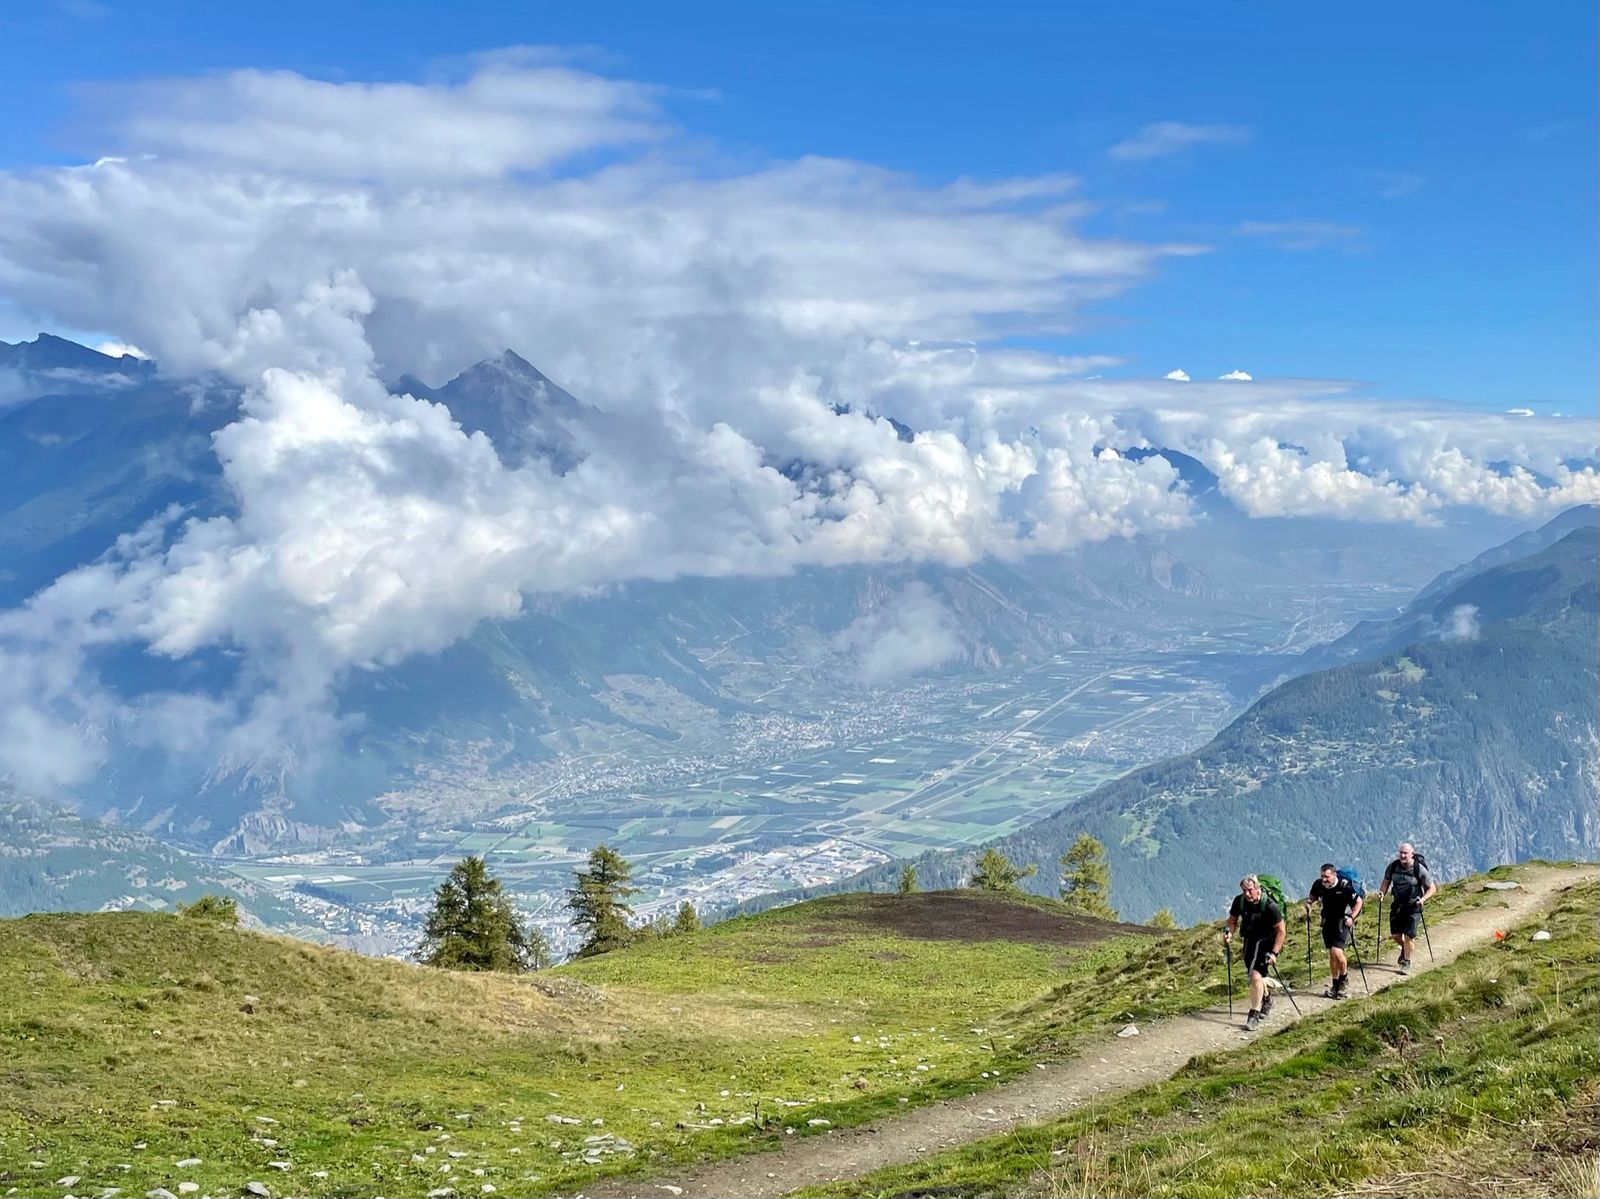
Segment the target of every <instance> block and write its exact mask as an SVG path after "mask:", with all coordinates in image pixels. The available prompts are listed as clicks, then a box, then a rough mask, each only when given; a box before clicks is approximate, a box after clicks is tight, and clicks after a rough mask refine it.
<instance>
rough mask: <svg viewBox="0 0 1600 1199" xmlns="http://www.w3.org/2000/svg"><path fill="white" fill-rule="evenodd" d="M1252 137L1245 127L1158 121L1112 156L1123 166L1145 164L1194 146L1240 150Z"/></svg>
mask: <svg viewBox="0 0 1600 1199" xmlns="http://www.w3.org/2000/svg"><path fill="white" fill-rule="evenodd" d="M1250 138H1251V133H1250V130H1249V129H1248V128H1246V127H1245V126H1243V125H1186V124H1184V123H1183V122H1181V121H1157V122H1156V123H1154V124H1151V125H1146V126H1144V127H1143V128H1142V129H1140V130H1139V132H1137V133H1136V134H1134V135H1133V136H1132V137H1130V138H1128V139H1127V140H1126V141H1121V142H1118V143H1117V144H1116V145H1114V146H1112V147H1111V149H1110V151H1109V153H1110V155H1111V157H1112V158H1115V159H1117V160H1118V161H1120V162H1145V161H1148V160H1149V159H1152V158H1165V157H1167V156H1168V155H1171V154H1178V153H1181V152H1182V151H1184V150H1187V149H1190V148H1191V147H1194V146H1204V145H1214V146H1239V145H1243V144H1245V143H1246V142H1248V141H1249V140H1250Z"/></svg>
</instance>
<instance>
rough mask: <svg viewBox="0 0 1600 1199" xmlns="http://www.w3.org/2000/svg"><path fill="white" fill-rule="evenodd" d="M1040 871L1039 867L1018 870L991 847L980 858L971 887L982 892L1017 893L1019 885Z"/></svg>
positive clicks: (1009, 860) (973, 874)
mask: <svg viewBox="0 0 1600 1199" xmlns="http://www.w3.org/2000/svg"><path fill="white" fill-rule="evenodd" d="M1038 869H1039V868H1038V867H1037V866H1029V867H1028V868H1027V869H1026V870H1023V869H1020V868H1018V867H1017V866H1015V865H1013V864H1012V862H1011V859H1010V858H1008V857H1006V855H1005V854H1003V853H1001V852H1000V851H999V850H998V849H996V848H994V846H992V845H991V846H990V847H989V848H988V849H986V850H984V851H983V854H982V856H981V857H979V858H978V866H977V869H975V870H974V871H973V872H972V882H971V885H972V886H974V887H976V888H978V890H980V891H1016V890H1019V888H1018V886H1017V884H1018V883H1020V882H1021V881H1022V880H1023V879H1025V878H1031V877H1032V876H1033V875H1034V874H1035V873H1036V872H1037V871H1038Z"/></svg>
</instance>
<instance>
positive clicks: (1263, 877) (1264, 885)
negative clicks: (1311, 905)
mask: <svg viewBox="0 0 1600 1199" xmlns="http://www.w3.org/2000/svg"><path fill="white" fill-rule="evenodd" d="M1256 879H1257V880H1258V881H1259V882H1260V883H1261V893H1262V894H1263V895H1265V896H1266V897H1267V898H1268V899H1270V900H1272V902H1273V903H1275V904H1277V905H1278V912H1279V914H1280V915H1281V914H1283V913H1284V912H1287V911H1288V910H1289V907H1288V905H1287V904H1286V903H1284V901H1283V881H1282V880H1281V879H1279V878H1278V876H1277V875H1276V874H1258V875H1256Z"/></svg>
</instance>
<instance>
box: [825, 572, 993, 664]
mask: <svg viewBox="0 0 1600 1199" xmlns="http://www.w3.org/2000/svg"><path fill="white" fill-rule="evenodd" d="M836 641H837V644H838V646H839V648H841V649H843V650H845V651H847V652H850V653H853V654H855V655H856V656H857V657H858V659H859V662H860V671H861V677H862V678H863V680H865V681H866V682H868V683H886V682H891V681H893V680H895V679H900V678H904V677H905V676H907V675H913V674H920V673H922V672H924V671H928V670H933V669H936V668H937V667H940V666H943V665H945V664H946V663H947V662H950V661H951V660H952V659H954V658H957V657H959V656H960V655H961V653H962V649H963V647H962V643H961V636H960V631H959V628H958V626H957V624H956V618H955V614H954V613H952V612H951V611H950V609H949V608H948V607H946V606H945V604H944V602H943V601H942V600H940V599H939V598H938V596H936V595H935V594H934V593H933V590H932V588H930V587H929V586H928V585H927V584H926V583H921V582H913V583H911V584H909V585H908V586H907V587H906V588H905V590H903V591H902V592H900V594H899V595H897V596H895V597H894V599H893V600H891V601H890V602H888V603H886V604H884V605H882V606H881V607H878V608H876V609H875V610H873V611H871V612H867V613H864V614H863V615H861V616H858V617H857V618H856V619H855V620H854V621H852V622H851V624H850V625H849V627H848V628H846V629H845V630H844V631H843V632H842V633H840V634H839V636H838V637H837V639H836Z"/></svg>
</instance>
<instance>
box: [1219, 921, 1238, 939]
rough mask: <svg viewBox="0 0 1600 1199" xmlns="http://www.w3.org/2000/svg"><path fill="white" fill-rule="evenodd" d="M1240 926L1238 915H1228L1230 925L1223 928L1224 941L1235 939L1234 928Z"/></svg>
mask: <svg viewBox="0 0 1600 1199" xmlns="http://www.w3.org/2000/svg"><path fill="white" fill-rule="evenodd" d="M1238 927H1239V917H1237V916H1229V917H1228V927H1227V928H1226V929H1224V930H1223V933H1222V939H1223V940H1224V941H1231V940H1233V930H1234V929H1236V928H1238Z"/></svg>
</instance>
